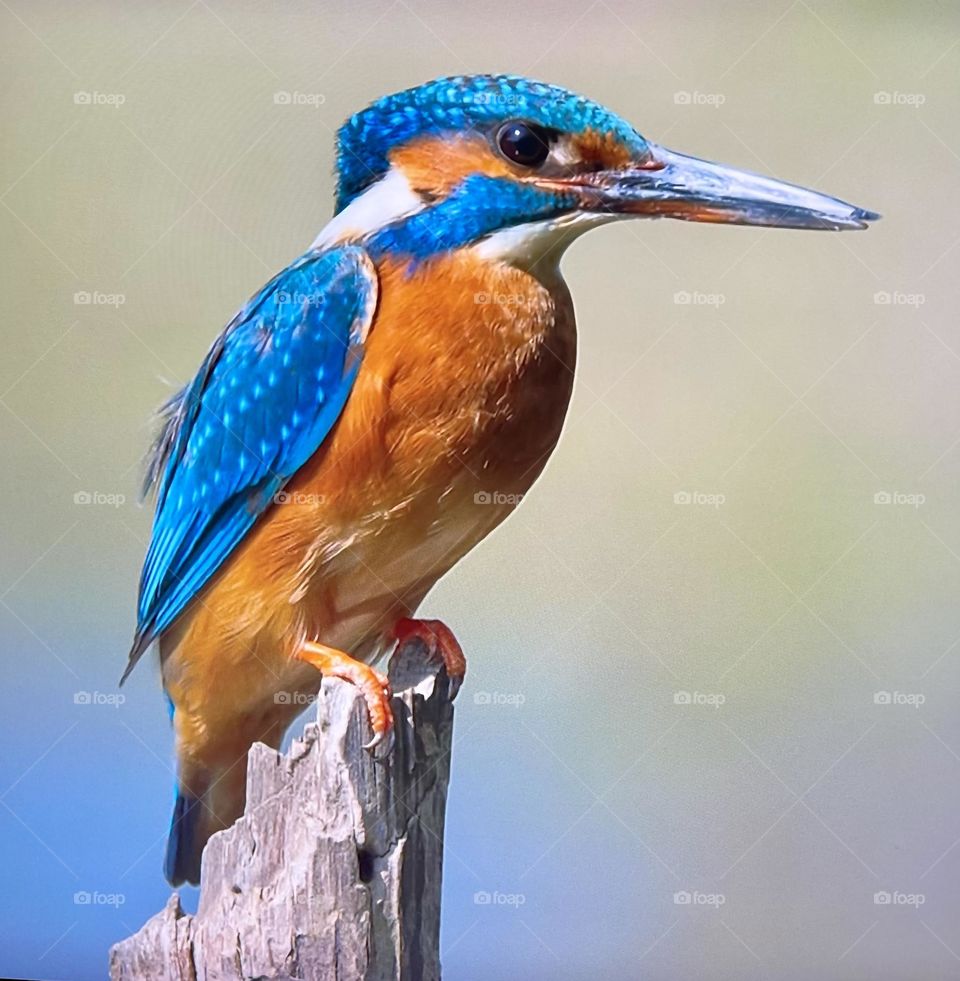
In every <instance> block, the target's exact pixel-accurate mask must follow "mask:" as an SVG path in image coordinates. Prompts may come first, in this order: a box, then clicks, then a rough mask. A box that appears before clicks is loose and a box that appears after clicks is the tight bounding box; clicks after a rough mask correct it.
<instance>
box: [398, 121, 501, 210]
mask: <svg viewBox="0 0 960 981" xmlns="http://www.w3.org/2000/svg"><path fill="white" fill-rule="evenodd" d="M389 159H390V163H391V165H392V166H394V167H397V168H399V169H400V170H402V171H403V175H404V176H405V177H406V178H407V180H408V181H409V182H410V186H411V187H412V188H413V189H414V191H416V192H418V193H420V194H425V195H430V196H432V197H436V198H445V197H447V195H448V194H449V193H450V192H451V191H452V190H453V188H455V187H456V186H457V185H458V184H460V183H461V182H462V181H463V179H464V178H466V177H469V176H470V175H471V174H486V175H487V176H488V177H512V178H516V177H517V176H518V171H517V169H516V168H515V167H514V166H512V165H511V164H509V163H508V162H507V161H506V160H502V159H501V158H500V157H497V156H495V155H494V152H493V150H492V149H491V148H490V144H489V143H488V142H487V140H486V139H485V138H484V137H482V136H480V135H479V134H474V135H469V136H453V137H451V136H450V135H446V136H424V137H421V138H420V139H418V140H413V141H411V142H410V143H407V144H406V145H404V146H401V147H397V148H396V149H394V150H393V151H391V153H390V157H389Z"/></svg>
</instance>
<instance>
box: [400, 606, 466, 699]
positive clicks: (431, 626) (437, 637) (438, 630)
mask: <svg viewBox="0 0 960 981" xmlns="http://www.w3.org/2000/svg"><path fill="white" fill-rule="evenodd" d="M393 636H394V637H395V638H396V640H397V647H401V646H402V645H403V644H405V643H406V642H407V641H408V640H420V641H422V642H423V643H424V645H425V646H426V648H427V651H428V653H429V655H430V656H431V657H436V658H440V659H441V660H442V661H443V666H444V667H445V668H446V669H447V677H448V678H449V679H450V698H451V699H454V698H456V696H457V692H458V691H459V690H460V685H461V684H462V683H463V676H464V675H465V674H466V673H467V659H466V658H465V657H464V656H463V648H462V647H461V646H460V643H459V641H458V640H457V638H456V637H454V636H453V631H452V630H451V629H450V628H449V627H448V626H447V625H446V624H445V623H443V622H442V621H441V620H411V619H410V618H408V617H404V618H403V619H402V620H398V621H397V622H396V624H395V625H394V628H393Z"/></svg>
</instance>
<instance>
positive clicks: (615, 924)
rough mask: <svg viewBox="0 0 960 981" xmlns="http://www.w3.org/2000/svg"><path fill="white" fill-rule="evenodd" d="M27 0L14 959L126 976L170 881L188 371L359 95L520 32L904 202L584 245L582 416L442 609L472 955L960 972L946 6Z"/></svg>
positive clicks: (753, 162)
mask: <svg viewBox="0 0 960 981" xmlns="http://www.w3.org/2000/svg"><path fill="white" fill-rule="evenodd" d="M0 23H2V38H3V40H2V58H0V64H2V68H0V71H2V77H3V85H2V87H0V104H2V119H3V130H4V133H5V134H6V138H5V141H4V144H5V147H6V150H5V153H4V154H3V160H2V163H0V189H2V190H0V204H2V207H0V235H2V253H0V265H2V269H3V275H4V288H3V296H4V303H5V308H6V311H7V312H6V314H5V328H6V329H5V345H4V356H3V358H2V359H0V425H2V431H3V438H4V459H5V466H4V468H3V472H2V477H0V479H2V481H3V485H4V486H3V492H4V493H3V502H4V503H3V507H2V509H0V526H2V535H3V543H4V546H3V550H2V555H0V566H2V568H0V631H2V645H3V649H4V657H3V659H2V665H0V672H2V686H0V691H2V695H0V699H2V703H0V704H2V712H3V719H4V724H3V729H4V745H5V751H4V753H3V755H2V759H0V805H2V806H0V856H2V867H3V869H4V878H5V881H6V888H5V889H4V891H3V898H2V900H0V902H2V904H3V906H4V909H3V912H2V923H3V931H2V932H3V943H2V944H0V947H2V953H0V973H2V974H6V975H8V976H11V977H16V976H20V977H30V978H64V979H75V978H79V979H86V978H100V977H103V976H104V974H105V970H106V957H107V949H108V946H109V944H110V943H112V942H114V941H116V940H118V939H120V938H122V937H124V936H126V935H127V934H129V933H131V932H133V931H134V930H136V929H137V928H138V927H139V926H140V925H141V924H142V922H143V921H144V920H145V919H146V918H147V917H149V916H150V915H152V914H153V913H154V912H156V911H158V910H159V909H160V908H161V907H162V905H163V903H164V901H165V900H166V897H167V895H168V887H167V886H166V884H165V882H164V880H163V877H162V874H161V870H160V865H161V857H162V850H163V842H164V838H165V835H166V830H167V825H168V820H169V809H170V806H171V800H172V784H173V775H172V770H171V739H170V733H169V729H168V725H167V719H166V713H165V708H164V705H163V701H162V698H161V696H160V691H159V683H158V677H157V672H156V666H155V664H153V663H151V659H149V658H148V659H146V661H145V663H144V664H143V665H142V666H141V667H140V668H139V669H138V670H137V671H136V672H135V673H134V675H133V677H132V678H131V680H130V682H129V683H128V684H127V685H126V686H125V688H124V689H123V692H122V693H118V689H117V680H118V677H119V675H120V672H121V670H122V667H123V664H124V662H125V658H126V652H127V648H128V644H129V640H130V637H131V633H132V629H133V623H134V603H135V593H136V584H137V577H138V573H139V568H140V563H141V560H142V557H143V553H144V550H145V547H146V542H147V538H148V535H149V526H150V512H149V509H143V508H140V507H138V505H137V503H136V497H137V489H138V485H139V481H140V475H141V464H140V461H141V456H142V453H143V452H144V450H145V447H146V446H147V444H148V442H149V440H150V437H151V433H152V427H151V423H150V417H151V412H152V410H153V408H154V407H155V406H156V405H157V404H158V403H159V402H161V401H162V400H163V399H164V398H165V397H166V395H167V394H168V393H169V392H170V390H171V386H172V385H175V384H180V383H182V382H184V381H186V380H187V379H188V378H189V377H190V376H191V375H192V373H193V371H194V370H195V368H196V366H197V364H198V363H199V360H200V358H201V357H202V355H203V353H204V352H205V350H206V348H207V345H208V344H209V343H210V341H211V339H212V338H213V337H214V336H215V334H216V333H217V332H218V331H219V329H220V327H221V326H222V325H223V324H224V323H225V322H226V321H227V320H228V319H229V318H230V316H231V315H232V314H233V312H234V311H235V309H236V308H237V307H238V306H239V305H240V304H241V303H242V302H243V301H244V300H245V299H246V297H247V296H248V295H250V294H251V293H252V292H254V291H255V290H256V289H257V288H258V287H259V286H260V285H261V284H262V283H263V282H264V281H266V279H267V278H269V277H270V276H271V275H272V273H273V272H275V271H276V270H279V269H280V268H282V267H283V266H284V265H285V264H286V263H287V262H288V261H289V260H290V259H292V258H293V257H294V256H296V255H297V254H298V253H299V252H300V251H301V250H302V249H303V248H304V247H305V246H306V245H307V244H308V243H309V242H310V241H311V240H312V239H313V237H314V236H315V234H316V232H317V231H318V230H319V228H320V227H321V226H322V225H323V224H324V223H325V222H326V221H327V219H328V217H329V215H330V209H331V200H332V188H333V180H332V177H331V171H332V140H333V133H334V131H335V129H336V127H337V125H338V124H339V123H340V121H341V120H342V119H343V117H345V116H346V115H347V114H349V113H350V112H352V111H354V110H355V109H357V108H359V107H361V106H362V105H364V104H365V103H367V102H368V101H369V100H371V99H373V98H375V97H377V96H379V95H381V94H384V93H386V92H389V91H393V90H397V89H401V88H406V87H408V86H410V85H414V84H417V83H419V82H421V81H424V80H426V79H427V78H430V77H432V76H435V75H440V74H450V73H460V72H474V71H509V72H514V73H520V74H528V75H532V76H535V77H540V78H543V79H546V80H549V81H552V82H556V83H560V84H563V85H565V86H568V87H570V88H573V89H575V90H578V91H581V92H583V93H584V94H587V95H589V96H590V97H592V98H594V99H596V100H598V101H600V102H603V103H606V104H607V105H609V106H611V107H612V108H614V109H615V110H616V111H618V112H619V113H621V114H622V115H623V116H624V117H626V118H627V119H629V120H630V121H631V122H633V123H634V124H635V125H636V126H637V128H638V129H639V130H640V131H641V132H642V133H644V134H645V135H647V136H648V137H649V138H651V139H654V140H657V141H659V142H662V143H663V144H665V145H667V146H670V147H673V148H676V149H679V150H683V151H686V152H689V153H693V154H696V155H699V156H704V157H707V158H711V159H716V160H723V161H726V162H729V163H733V164H738V165H740V166H745V167H748V168H750V169H754V170H760V171H764V172H768V173H770V174H772V175H776V176H778V177H782V178H785V179H789V180H792V181H796V182H798V183H803V184H808V185H812V186H814V187H818V188H821V189H823V190H825V191H827V192H829V193H831V194H836V195H838V196H840V197H843V198H845V199H847V200H850V201H853V202H855V203H857V204H859V205H862V206H865V207H868V208H874V209H876V210H878V211H880V212H882V213H883V214H884V215H885V217H884V220H883V221H882V222H880V223H879V224H878V225H876V226H875V227H873V228H872V229H871V230H870V231H869V232H867V233H861V234H844V235H826V234H823V235H815V234H808V233H795V232H785V231H771V230H768V231H763V230H757V229H744V228H723V227H711V226H707V225H689V224H683V223H679V222H657V223H652V222H650V223H642V222H636V223H632V224H629V225H621V226H618V227H609V228H605V229H602V230H600V231H597V232H593V233H591V234H590V235H589V236H588V237H587V238H585V239H583V240H581V241H580V242H578V243H577V244H576V245H574V246H573V248H572V249H571V251H570V253H569V254H568V256H567V257H566V259H565V260H564V270H565V273H566V276H567V279H568V281H569V284H570V287H571V290H572V292H573V295H574V297H575V300H576V304H577V309H578V318H579V323H580V330H581V345H582V353H581V362H580V366H579V375H578V383H577V388H576V393H575V397H574V400H573V405H572V409H571V412H570V417H569V421H568V425H567V429H566V432H565V436H564V438H563V440H562V443H561V445H560V447H559V449H558V451H557V453H556V455H555V456H554V458H553V460H552V462H551V463H550V465H549V467H548V468H547V471H546V473H545V474H544V476H543V477H542V479H541V481H540V482H539V484H538V485H537V487H536V488H535V491H534V492H533V493H532V494H531V495H530V496H529V499H528V500H527V501H526V502H525V503H524V505H523V506H522V507H521V508H520V510H519V511H518V512H517V513H516V515H514V517H513V518H511V520H510V521H509V522H508V523H507V524H506V525H505V526H504V527H503V528H501V529H500V530H499V531H498V532H497V533H496V534H495V535H494V536H493V537H492V538H491V539H489V540H488V541H486V542H485V543H484V544H483V545H482V546H481V547H480V548H479V549H477V551H476V552H474V553H473V554H471V555H470V557H469V558H468V559H467V560H466V561H464V562H463V563H462V564H461V565H460V566H458V567H457V568H456V569H455V571H454V572H453V573H452V574H451V575H449V576H448V577H447V578H446V579H445V580H444V581H443V582H442V583H441V584H440V585H439V586H438V587H437V588H436V589H435V590H434V592H433V593H432V594H431V595H430V596H429V598H428V600H427V602H426V604H425V606H424V612H425V615H428V616H442V617H443V618H444V619H445V620H446V621H447V622H448V623H450V624H451V625H452V626H453V627H454V628H455V630H456V631H457V633H458V635H459V637H460V639H461V641H462V642H463V645H464V647H465V649H466V650H467V653H468V657H469V659H470V671H469V674H468V676H467V682H466V685H465V688H464V690H463V691H462V693H461V695H460V698H459V700H458V709H457V714H458V723H457V730H458V738H457V743H456V749H455V756H454V761H453V782H452V785H451V790H450V799H449V810H448V830H447V862H446V869H445V887H444V888H445V900H444V901H445V906H444V921H443V935H442V945H443V959H444V965H445V977H446V978H448V979H450V981H467V979H500V978H503V979H513V978H524V979H560V978H563V979H580V978H585V977H596V976H604V977H610V978H625V979H632V978H650V979H654V978H655V979H686V978H691V977H696V978H705V979H714V978H731V979H738V981H746V979H752V978H778V979H780V978H782V979H809V978H819V979H834V978H836V979H856V978H863V979H872V981H876V979H917V978H925V979H933V978H960V884H958V883H960V847H958V845H960V716H958V712H957V705H956V703H957V692H958V683H960V604H958V602H957V596H958V591H960V482H958V478H960V429H958V424H957V423H958V419H960V413H958V410H960V336H958V328H957V324H958V319H957V311H956V305H957V302H958V299H960V290H958V276H957V262H958V259H960V220H958V219H960V215H958V207H957V205H958V200H960V197H958V192H957V188H958V186H960V117H958V114H957V92H958V91H960V10H958V9H957V8H956V6H954V5H952V4H949V3H939V2H911V3H906V2H902V3H900V2H870V3H866V2H864V3H844V4H837V3H827V2H826V0H809V2H808V0H781V2H777V3H761V2H759V0H751V2H737V3H733V4H721V5H718V4H713V3H708V2H706V0H677V2H673V3H669V4H668V3H655V2H647V0H641V2H626V0H597V2H594V3H574V2H571V0H562V2H549V0H548V2H543V3H537V4H535V5H534V4H531V5H524V4H517V3H507V2H479V3H476V4H468V5H458V6H451V5H449V4H445V3H442V2H440V0H431V2H419V0H395V2H389V0H385V2H382V3H369V2H356V0H353V2H350V3H340V2H324V3H302V2H288V3H279V2H253V0H246V2H243V0H241V2H235V3H226V2H223V0H178V2H163V3H153V4H149V5H128V4H123V3H120V2H116V0H98V2H92V3H87V4H83V5H76V4H70V3H66V2H62V0H61V2H57V3H51V2H44V0H34V2H29V3H28V2H26V0H2V2H0ZM190 893H191V891H190V890H188V892H187V895H186V896H185V897H184V902H185V904H186V905H187V906H188V907H190V908H192V907H193V905H194V904H195V901H196V897H195V895H191V894H190Z"/></svg>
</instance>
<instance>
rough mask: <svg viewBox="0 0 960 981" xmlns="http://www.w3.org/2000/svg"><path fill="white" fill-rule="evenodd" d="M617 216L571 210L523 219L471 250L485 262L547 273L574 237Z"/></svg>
mask: <svg viewBox="0 0 960 981" xmlns="http://www.w3.org/2000/svg"><path fill="white" fill-rule="evenodd" d="M618 217H619V216H618V215H609V214H594V213H592V212H586V211H574V212H571V213H570V214H566V215H561V216H560V217H559V218H549V219H547V220H545V221H531V222H526V223H525V224H523V225H514V226H513V227H512V228H503V229H501V230H500V231H498V232H493V233H492V234H491V235H488V236H487V237H486V238H484V239H481V240H480V241H479V242H477V244H476V245H474V246H473V253H474V255H476V256H477V257H478V258H479V259H482V260H484V261H487V262H505V263H507V264H508V265H511V266H517V267H518V268H520V269H526V270H529V271H530V272H537V273H541V274H544V273H547V274H548V273H550V272H552V271H554V270H555V269H556V268H557V266H558V264H559V262H560V257H561V256H562V255H563V253H564V252H565V251H566V249H567V246H569V245H570V243H571V242H573V240H574V239H576V238H579V237H580V236H581V235H582V234H583V233H584V232H587V231H589V230H590V229H591V228H596V227H597V226H598V225H605V224H607V223H608V222H611V221H616V220H617V218H618Z"/></svg>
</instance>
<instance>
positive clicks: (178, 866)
mask: <svg viewBox="0 0 960 981" xmlns="http://www.w3.org/2000/svg"><path fill="white" fill-rule="evenodd" d="M204 814H205V808H204V806H203V798H202V797H195V796H194V795H193V794H191V793H190V792H189V791H186V790H182V789H181V790H179V791H178V792H177V799H176V801H175V802H174V805H173V818H172V819H171V821H170V834H169V836H168V837H167V854H166V858H165V859H164V862H163V873H164V875H165V876H166V877H167V881H168V882H169V883H170V885H171V886H179V885H182V884H183V883H184V882H189V883H191V884H192V885H198V884H199V882H200V859H201V857H202V855H203V846H204V845H205V844H206V843H207V836H208V833H205V831H206V828H205V826H206V824H207V822H206V821H205V820H204Z"/></svg>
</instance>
